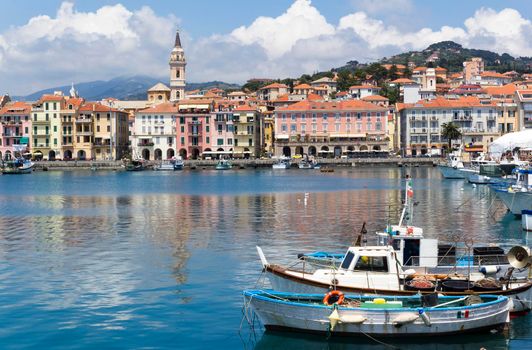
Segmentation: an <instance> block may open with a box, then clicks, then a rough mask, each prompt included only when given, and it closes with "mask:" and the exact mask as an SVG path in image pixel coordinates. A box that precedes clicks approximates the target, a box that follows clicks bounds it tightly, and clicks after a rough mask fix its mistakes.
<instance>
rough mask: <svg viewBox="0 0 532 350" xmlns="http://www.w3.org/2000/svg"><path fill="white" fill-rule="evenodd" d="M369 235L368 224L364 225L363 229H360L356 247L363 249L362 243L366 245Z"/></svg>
mask: <svg viewBox="0 0 532 350" xmlns="http://www.w3.org/2000/svg"><path fill="white" fill-rule="evenodd" d="M367 233H368V230H366V222H365V221H364V223H363V224H362V228H361V229H360V232H359V233H358V236H357V240H356V241H355V244H354V246H355V247H362V243H364V244H366V243H367V240H366V234H367Z"/></svg>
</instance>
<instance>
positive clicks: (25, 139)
mask: <svg viewBox="0 0 532 350" xmlns="http://www.w3.org/2000/svg"><path fill="white" fill-rule="evenodd" d="M20 143H21V144H22V143H23V144H26V145H27V144H28V143H30V138H29V137H21V138H20Z"/></svg>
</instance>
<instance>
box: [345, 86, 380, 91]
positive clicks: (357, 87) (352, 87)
mask: <svg viewBox="0 0 532 350" xmlns="http://www.w3.org/2000/svg"><path fill="white" fill-rule="evenodd" d="M356 89H380V87H378V86H375V85H353V86H350V87H349V90H356Z"/></svg>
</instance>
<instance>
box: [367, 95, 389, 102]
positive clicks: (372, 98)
mask: <svg viewBox="0 0 532 350" xmlns="http://www.w3.org/2000/svg"><path fill="white" fill-rule="evenodd" d="M362 101H389V99H387V98H386V97H384V96H381V95H372V96H366V97H363V98H362Z"/></svg>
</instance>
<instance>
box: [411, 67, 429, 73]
mask: <svg viewBox="0 0 532 350" xmlns="http://www.w3.org/2000/svg"><path fill="white" fill-rule="evenodd" d="M426 70H427V67H416V68H414V69H413V70H412V72H423V71H426Z"/></svg>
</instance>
